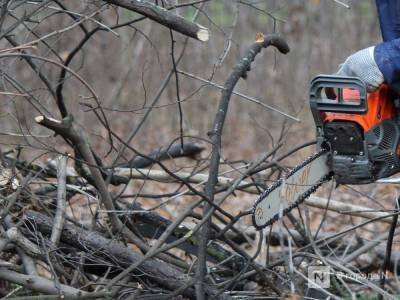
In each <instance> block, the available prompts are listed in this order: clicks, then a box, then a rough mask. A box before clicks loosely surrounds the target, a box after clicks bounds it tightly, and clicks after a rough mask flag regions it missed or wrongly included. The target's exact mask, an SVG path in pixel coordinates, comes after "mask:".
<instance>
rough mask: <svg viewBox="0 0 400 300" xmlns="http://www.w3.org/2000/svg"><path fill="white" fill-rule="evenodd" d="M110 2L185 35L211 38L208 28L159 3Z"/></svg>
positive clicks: (137, 0) (113, 0)
mask: <svg viewBox="0 0 400 300" xmlns="http://www.w3.org/2000/svg"><path fill="white" fill-rule="evenodd" d="M105 1H106V2H108V3H111V4H114V5H117V6H120V7H123V8H126V9H128V10H131V11H134V12H137V13H139V14H141V15H144V16H146V17H148V18H149V19H152V20H153V21H156V22H157V23H159V24H161V25H164V26H166V27H168V28H170V29H172V30H175V31H177V32H180V33H182V34H183V35H186V36H189V37H192V38H194V39H197V40H199V41H202V42H207V41H208V39H209V32H208V29H207V28H205V27H203V26H201V25H199V24H196V23H193V22H190V21H188V20H186V19H184V18H182V17H180V16H178V15H175V14H174V13H172V12H170V11H168V10H166V9H165V8H162V7H160V6H158V5H155V4H152V3H150V2H148V1H139V0H105Z"/></svg>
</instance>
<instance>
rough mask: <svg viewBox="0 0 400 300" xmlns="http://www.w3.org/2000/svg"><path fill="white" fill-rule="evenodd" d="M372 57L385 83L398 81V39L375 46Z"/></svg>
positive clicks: (399, 48)
mask: <svg viewBox="0 0 400 300" xmlns="http://www.w3.org/2000/svg"><path fill="white" fill-rule="evenodd" d="M374 57H375V62H376V64H377V65H378V67H379V70H380V71H381V72H382V74H383V77H384V78H385V81H386V82H387V83H389V84H391V83H394V82H399V81H400V38H398V39H395V40H392V41H390V42H383V43H380V44H378V45H376V46H375V53H374Z"/></svg>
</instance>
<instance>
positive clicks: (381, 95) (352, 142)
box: [310, 76, 400, 184]
mask: <svg viewBox="0 0 400 300" xmlns="http://www.w3.org/2000/svg"><path fill="white" fill-rule="evenodd" d="M395 100H396V95H395V94H394V93H393V92H392V91H390V89H389V88H388V86H386V85H385V86H382V87H381V88H380V89H379V90H378V91H376V92H374V93H371V94H369V95H367V92H366V88H365V85H364V84H363V83H362V82H361V81H360V80H359V79H358V78H352V77H337V76H318V77H316V78H315V79H314V80H313V81H312V83H311V90H310V106H311V111H312V114H313V117H314V121H315V124H316V129H317V142H318V144H319V146H320V147H325V148H328V149H329V150H330V155H329V160H328V164H329V167H330V168H331V170H332V171H333V173H334V174H335V175H334V176H335V179H336V181H337V183H341V184H364V183H371V182H374V181H376V180H377V179H379V178H384V177H388V176H391V175H393V174H395V173H397V172H399V171H400V160H399V153H398V152H399V151H398V149H399V140H400V129H399V123H398V118H397V110H396V106H395V105H394V101H395ZM396 101H398V100H396Z"/></svg>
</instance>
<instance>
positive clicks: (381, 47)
mask: <svg viewBox="0 0 400 300" xmlns="http://www.w3.org/2000/svg"><path fill="white" fill-rule="evenodd" d="M376 7H377V11H378V17H379V23H380V25H381V31H382V37H383V41H384V42H383V43H380V44H377V45H376V46H372V47H369V48H366V49H363V50H360V51H358V52H356V53H354V54H353V55H351V56H349V57H348V58H347V59H346V61H345V62H344V63H343V64H341V65H340V67H339V70H338V72H337V74H338V75H345V76H356V77H359V78H360V79H361V80H363V81H364V82H365V83H366V85H367V89H368V91H370V92H372V91H374V90H375V89H377V88H378V87H379V86H380V85H381V84H382V83H383V82H384V81H386V82H387V83H389V84H393V83H395V82H400V1H399V0H376Z"/></svg>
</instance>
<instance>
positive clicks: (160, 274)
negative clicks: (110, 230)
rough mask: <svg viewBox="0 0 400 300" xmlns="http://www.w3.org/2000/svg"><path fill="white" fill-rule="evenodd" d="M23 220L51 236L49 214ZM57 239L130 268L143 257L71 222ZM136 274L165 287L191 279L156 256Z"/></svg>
mask: <svg viewBox="0 0 400 300" xmlns="http://www.w3.org/2000/svg"><path fill="white" fill-rule="evenodd" d="M24 220H25V224H26V226H28V227H31V226H32V224H34V225H33V226H35V229H36V230H38V231H40V232H41V233H42V234H43V235H45V236H48V237H49V236H50V234H51V231H52V227H53V221H52V219H50V218H49V217H47V216H45V215H43V214H41V213H38V212H34V211H27V212H26V215H25V217H24ZM60 241H61V242H63V243H65V244H67V245H70V246H73V247H75V248H77V249H79V250H81V251H85V252H86V251H91V252H93V253H96V255H99V256H102V257H103V258H104V259H106V260H110V259H113V258H115V260H113V262H118V263H119V264H120V266H122V267H124V268H127V267H129V266H130V265H131V264H133V263H135V262H137V261H138V260H141V259H142V257H143V256H142V255H141V254H139V253H136V252H134V251H132V250H131V249H130V248H129V247H126V245H124V244H122V243H120V242H117V241H114V240H110V239H106V238H104V237H103V236H101V235H100V234H98V233H96V232H93V231H92V232H89V231H86V230H83V229H81V228H79V227H77V226H74V225H70V224H65V225H64V228H63V231H62V234H61V239H60ZM135 274H138V275H140V276H144V277H147V278H148V279H149V280H151V281H153V282H156V283H157V284H159V285H160V286H162V287H164V288H166V289H168V290H175V289H178V288H180V287H182V285H185V284H186V282H187V281H188V280H190V277H189V276H187V275H186V274H185V273H183V272H182V271H180V270H179V269H177V268H175V267H173V266H171V265H169V264H167V263H165V262H163V261H160V260H157V259H148V260H146V261H145V262H143V264H142V265H141V267H140V268H139V270H136V271H135ZM193 293H194V291H193V290H192V289H190V288H189V289H187V290H186V291H185V292H184V293H183V295H185V296H186V297H189V298H193ZM207 294H208V295H209V296H210V298H211V297H212V296H213V295H216V294H217V291H216V290H215V289H213V288H211V287H208V288H207ZM217 299H225V297H223V296H221V297H217Z"/></svg>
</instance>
